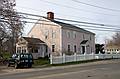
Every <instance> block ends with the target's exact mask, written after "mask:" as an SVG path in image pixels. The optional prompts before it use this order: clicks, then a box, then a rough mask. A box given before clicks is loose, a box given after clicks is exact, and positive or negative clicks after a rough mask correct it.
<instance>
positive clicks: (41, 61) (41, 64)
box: [33, 58, 110, 68]
mask: <svg viewBox="0 0 120 79" xmlns="http://www.w3.org/2000/svg"><path fill="white" fill-rule="evenodd" d="M101 60H103V59H99V60H85V61H76V62H67V63H62V64H50V62H49V60H48V59H46V58H40V59H37V60H34V65H33V66H34V67H38V68H39V67H51V66H66V65H75V64H82V63H89V62H96V61H101ZM104 60H106V59H104ZM109 60H110V59H109Z"/></svg>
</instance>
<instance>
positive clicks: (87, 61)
mask: <svg viewBox="0 0 120 79" xmlns="http://www.w3.org/2000/svg"><path fill="white" fill-rule="evenodd" d="M95 61H100V60H85V61H76V62H67V63H62V64H52V66H65V65H75V64H82V63H89V62H95Z"/></svg>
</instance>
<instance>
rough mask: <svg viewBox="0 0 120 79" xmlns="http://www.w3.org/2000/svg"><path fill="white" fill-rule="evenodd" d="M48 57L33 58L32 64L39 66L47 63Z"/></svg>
mask: <svg viewBox="0 0 120 79" xmlns="http://www.w3.org/2000/svg"><path fill="white" fill-rule="evenodd" d="M49 64H50V62H49V59H47V58H39V59H36V60H34V66H39V65H49Z"/></svg>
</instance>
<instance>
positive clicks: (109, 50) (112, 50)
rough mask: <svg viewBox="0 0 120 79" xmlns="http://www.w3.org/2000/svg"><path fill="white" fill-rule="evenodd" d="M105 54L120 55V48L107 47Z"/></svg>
mask: <svg viewBox="0 0 120 79" xmlns="http://www.w3.org/2000/svg"><path fill="white" fill-rule="evenodd" d="M105 53H109V54H116V53H120V46H116V45H109V46H108V45H107V46H105Z"/></svg>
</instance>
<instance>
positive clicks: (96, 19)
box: [18, 6, 117, 20]
mask: <svg viewBox="0 0 120 79" xmlns="http://www.w3.org/2000/svg"><path fill="white" fill-rule="evenodd" d="M18 7H19V8H22V9H25V8H26V10H28V9H31V10H33V11H37V12H40V10H39V11H38V9H33V8H28V7H22V6H18ZM42 12H46V11H42ZM55 14H59V15H65V16H69V17H76V18H85V19H89V20H97V19H93V18H88V17H84V16H82V17H81V16H74V15H68V14H60V13H56V12H55ZM108 16H109V15H108ZM116 16H117V15H116Z"/></svg>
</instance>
